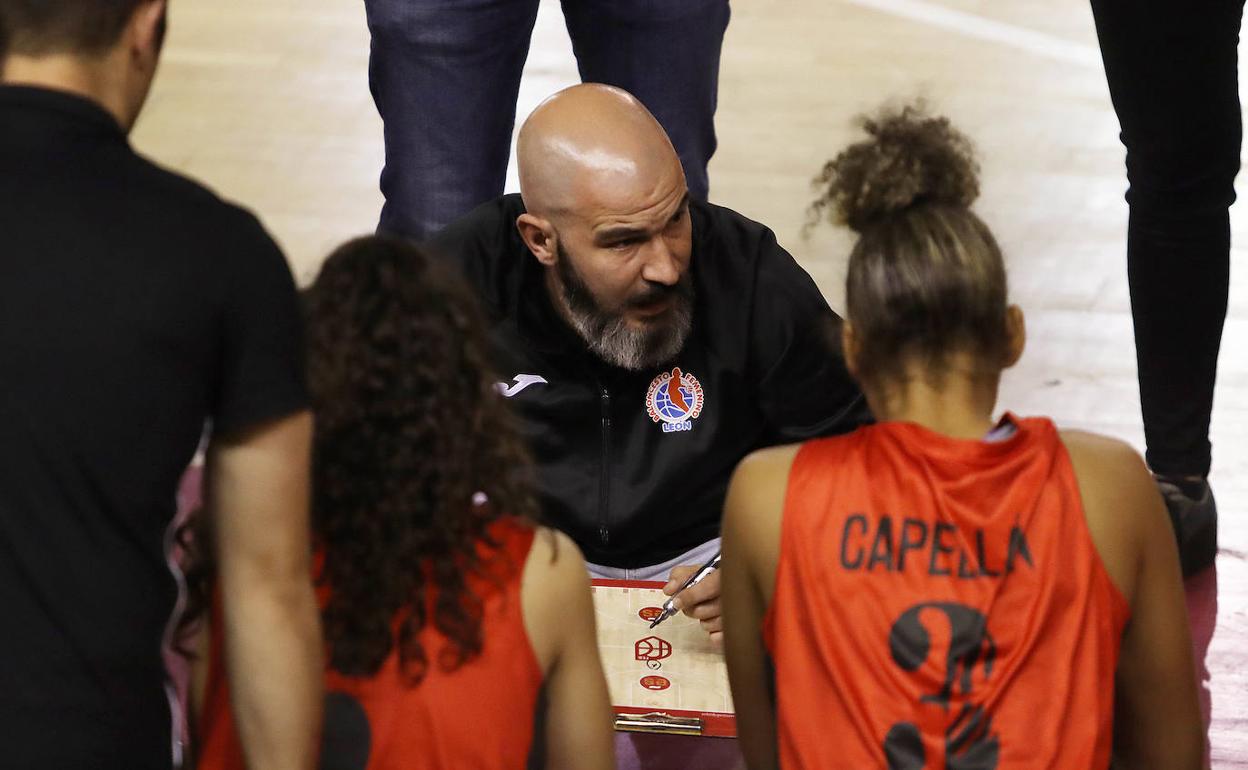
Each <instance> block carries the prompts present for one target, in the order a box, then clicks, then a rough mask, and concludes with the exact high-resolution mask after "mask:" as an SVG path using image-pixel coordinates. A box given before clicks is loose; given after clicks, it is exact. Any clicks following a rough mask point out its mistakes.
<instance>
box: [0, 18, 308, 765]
mask: <svg viewBox="0 0 1248 770" xmlns="http://www.w3.org/2000/svg"><path fill="white" fill-rule="evenodd" d="M164 24H165V3H164V2H163V0H113V1H112V2H107V3H105V2H99V0H41V1H40V2H31V1H30V0H0V33H2V34H0V46H2V47H3V50H4V52H5V54H4V58H3V75H2V84H0V426H2V427H0V613H3V614H2V615H0V617H2V620H0V766H3V767H4V768H6V769H7V768H15V769H17V770H25V769H26V768H38V770H61V769H63V768H64V769H69V768H72V769H73V770H93V769H95V768H118V769H122V768H124V769H125V770H147V769H148V768H163V769H167V768H171V767H174V766H176V765H179V764H180V763H181V759H180V752H181V747H180V745H179V744H178V738H177V737H176V725H177V723H178V720H177V719H176V715H175V714H174V713H172V712H173V710H174V709H176V705H175V699H174V698H173V697H172V694H171V693H172V691H171V689H169V688H168V687H167V685H166V676H165V671H164V669H163V664H162V656H161V648H162V639H165V638H166V635H167V634H168V633H170V629H172V627H173V626H172V622H171V620H172V615H173V614H174V608H175V604H176V602H177V598H178V594H179V590H178V578H177V577H176V574H175V570H174V569H173V567H172V566H171V562H170V561H169V555H168V554H169V545H170V544H171V542H172V535H171V531H170V529H171V522H172V520H173V517H174V512H175V495H176V490H177V485H178V480H179V477H180V476H181V474H182V472H183V470H184V469H185V468H186V466H187V464H188V463H189V462H190V460H191V458H192V456H193V455H194V454H195V451H196V447H197V446H198V445H199V443H200V437H201V435H202V434H203V432H204V428H205V422H206V421H210V422H211V431H212V433H211V435H212V438H211V441H210V443H209V446H208V449H207V456H208V470H207V479H208V480H207V485H208V486H207V496H208V500H209V505H210V508H211V512H212V513H213V514H214V515H215V516H216V527H215V529H216V532H217V537H216V546H217V554H218V559H219V563H220V567H221V573H220V574H221V580H222V586H223V594H224V614H225V625H226V628H225V633H226V636H227V639H228V649H229V663H230V667H231V677H232V685H233V687H234V688H235V690H234V692H235V693H236V694H237V697H236V703H235V705H236V709H237V711H236V713H238V714H239V717H240V718H239V723H240V728H241V731H242V735H243V738H244V741H245V743H246V746H247V751H248V756H249V758H250V759H251V761H252V762H253V763H254V764H253V766H255V767H264V768H308V767H310V766H311V763H312V758H313V757H312V754H313V738H314V735H315V734H316V731H317V727H318V725H317V715H318V707H319V703H320V681H321V680H320V643H319V639H320V635H319V627H318V620H317V609H316V603H315V596H314V594H313V590H312V585H311V580H310V571H309V547H308V526H307V490H306V486H307V474H308V451H309V449H308V447H309V441H310V435H311V420H310V418H309V416H308V414H307V411H306V402H307V397H306V394H305V389H304V382H303V371H302V369H303V365H302V360H301V359H302V355H301V347H302V343H301V339H300V326H299V313H298V301H297V296H296V293H295V287H294V283H293V281H292V280H291V276H290V272H289V269H288V267H287V266H286V263H285V260H284V259H283V258H282V255H281V253H280V252H279V251H278V249H277V247H276V245H275V244H274V243H273V241H272V240H271V239H270V238H269V236H268V235H267V234H266V233H265V232H264V230H263V229H262V228H261V226H260V224H259V223H258V222H257V221H256V219H255V217H253V216H252V215H250V214H249V213H247V212H245V211H243V210H241V209H239V208H236V207H234V206H231V205H228V204H226V203H223V202H222V201H220V200H219V199H218V198H216V197H215V196H214V195H213V194H212V193H210V192H208V191H207V190H205V189H204V188H202V187H200V186H199V185H197V184H195V183H193V182H190V181H188V180H186V179H183V178H181V177H179V176H176V175H174V174H171V173H169V172H167V171H164V170H162V169H160V168H158V167H157V166H155V165H153V164H152V163H150V162H149V161H147V160H145V159H143V158H141V157H140V156H138V155H137V154H135V152H134V151H133V150H132V149H131V148H130V146H129V144H128V142H127V138H126V134H127V132H128V130H129V128H130V127H131V126H132V125H133V123H134V121H135V118H136V117H137V116H138V113H139V110H140V108H141V106H142V104H143V101H144V99H145V97H146V95H147V91H148V87H149V85H150V83H151V81H152V77H153V74H154V72H155V69H156V64H157V60H158V57H159V50H160V44H161V39H162V35H163V31H164Z"/></svg>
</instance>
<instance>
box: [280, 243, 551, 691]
mask: <svg viewBox="0 0 1248 770" xmlns="http://www.w3.org/2000/svg"><path fill="white" fill-rule="evenodd" d="M305 301H306V305H305V307H306V313H307V336H308V373H309V386H310V390H311V394H312V406H313V412H314V414H315V417H316V432H315V440H314V445H313V491H312V522H313V528H314V531H315V536H316V540H317V543H318V545H319V547H320V548H321V549H322V552H323V554H324V561H323V565H322V570H321V573H320V575H319V579H320V580H321V581H322V582H324V583H327V584H328V585H329V587H330V592H331V593H330V598H329V601H328V604H327V605H326V606H325V609H324V614H323V619H324V626H325V638H326V642H327V645H328V654H329V661H330V664H331V665H332V666H333V668H334V669H336V670H337V671H339V672H341V673H343V674H346V675H357V676H367V675H371V674H373V673H375V672H376V671H377V670H378V668H379V667H380V666H381V664H382V662H383V661H384V660H385V659H386V657H387V656H388V655H389V654H390V652H391V651H392V650H393V649H395V647H397V648H398V654H399V658H400V663H401V668H402V670H403V672H404V674H405V676H406V677H407V678H408V679H409V681H410V682H412V683H416V682H419V681H420V680H421V678H422V677H423V676H424V673H425V671H426V670H427V667H428V665H429V651H427V650H425V649H424V648H423V646H422V645H421V643H420V639H419V635H420V632H421V630H422V629H423V628H424V627H425V626H426V624H428V623H432V624H433V626H434V628H436V629H437V630H438V631H439V632H440V633H441V634H442V636H444V637H445V639H446V645H445V646H444V647H443V648H442V649H441V650H440V651H439V652H438V663H439V665H441V666H443V667H444V668H445V669H447V670H451V669H454V668H456V667H458V666H460V665H462V664H463V663H464V662H466V661H468V660H470V659H471V658H473V657H474V656H476V655H478V654H479V653H480V651H481V648H482V631H481V612H482V598H481V597H480V596H478V595H477V594H476V593H475V592H474V591H473V590H472V588H471V585H470V577H472V576H477V577H484V578H487V579H489V578H490V577H491V575H493V574H494V573H493V571H492V566H491V564H490V562H491V561H492V560H493V559H494V558H495V556H498V557H499V558H501V555H499V554H498V553H497V552H495V554H494V555H491V553H490V551H491V549H492V548H496V547H497V543H493V542H492V541H491V540H490V538H489V535H488V532H487V530H488V528H489V526H490V525H491V524H492V523H493V522H494V521H495V520H497V519H498V518H500V517H501V516H503V515H504V514H506V515H513V516H518V517H521V518H525V519H528V520H529V521H533V520H534V519H535V514H536V506H535V504H534V502H533V493H532V489H533V483H532V476H531V471H530V468H531V465H530V463H529V459H528V455H527V453H526V451H525V449H524V447H523V445H522V442H521V440H520V438H519V435H518V432H517V429H516V427H515V426H514V424H513V418H512V416H511V414H510V412H509V411H508V409H507V407H506V405H505V402H504V401H503V399H502V398H501V397H500V396H499V394H498V392H497V390H496V382H497V378H496V377H495V376H494V374H493V372H492V368H491V366H490V364H489V361H488V357H489V351H488V345H489V343H488V339H487V337H486V326H485V319H484V315H483V313H482V312H481V310H480V309H479V307H478V303H477V299H476V297H475V296H473V295H472V294H471V293H470V292H469V290H468V288H467V287H466V286H465V285H464V284H463V282H462V281H461V280H459V278H458V277H457V276H454V275H452V274H451V273H450V272H449V270H447V269H445V268H444V267H443V266H442V265H441V264H438V263H437V262H435V261H434V260H433V259H431V258H430V257H428V256H426V254H425V253H423V252H422V251H421V250H420V249H419V248H417V247H416V246H414V245H412V244H410V243H407V242H404V241H401V240H397V239H392V238H385V237H367V238H360V239H358V240H355V241H351V242H350V243H347V244H346V245H344V246H342V247H341V248H339V249H338V250H337V251H335V252H334V253H333V254H332V255H331V256H330V257H329V259H328V260H326V262H325V264H324V266H323V267H322V268H321V271H320V274H319V276H318V277H317V279H316V281H315V283H313V285H312V286H311V287H310V288H309V289H308V290H307V291H306V293H305ZM431 596H432V597H433V599H432V603H431V602H430V597H431ZM430 609H431V610H432V612H431V613H430ZM430 614H431V615H432V617H430Z"/></svg>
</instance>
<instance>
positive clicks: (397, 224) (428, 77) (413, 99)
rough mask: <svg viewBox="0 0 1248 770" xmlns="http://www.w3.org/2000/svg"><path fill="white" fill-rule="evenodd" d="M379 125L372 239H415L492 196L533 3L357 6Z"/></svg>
mask: <svg viewBox="0 0 1248 770" xmlns="http://www.w3.org/2000/svg"><path fill="white" fill-rule="evenodd" d="M364 5H365V10H366V11H367V14H368V28H369V31H370V32H371V33H372V55H371V57H370V60H369V86H370V88H371V89H372V93H373V100H374V101H375V102H376V103H377V111H378V112H379V113H380V114H381V119H382V121H383V123H384V124H385V142H386V167H385V169H384V170H383V171H382V174H381V191H382V194H383V195H384V196H385V199H386V202H385V206H384V207H383V208H382V212H381V222H380V224H379V225H378V227H377V229H378V231H379V232H385V233H390V234H393V235H400V236H405V237H408V238H413V239H416V240H423V239H425V238H427V237H428V236H429V235H431V234H433V233H434V232H436V231H438V230H439V229H441V228H442V227H443V226H444V225H446V224H448V223H449V222H451V221H453V220H455V219H457V218H459V217H460V216H462V215H463V214H465V213H467V212H468V211H470V210H471V209H472V208H473V207H475V206H477V205H479V204H481V203H483V202H485V201H487V200H490V199H492V198H495V197H497V196H498V195H501V194H502V192H503V185H504V184H505V182H506V177H507V156H508V152H509V150H510V145H511V132H512V127H513V125H514V123H515V118H516V95H517V94H518V92H519V89H520V73H521V72H522V71H523V69H524V61H525V58H526V57H527V56H528V52H529V38H530V36H531V35H532V32H533V22H534V20H535V19H536V18H537V5H538V0H365V3H364Z"/></svg>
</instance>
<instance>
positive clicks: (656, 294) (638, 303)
mask: <svg viewBox="0 0 1248 770" xmlns="http://www.w3.org/2000/svg"><path fill="white" fill-rule="evenodd" d="M691 289H692V287H691V285H690V283H689V279H688V277H687V276H686V277H682V278H681V279H680V281H678V282H676V283H675V284H672V285H670V286H669V285H668V284H665V283H652V284H649V286H648V287H647V288H646V290H645V291H644V292H642V293H641V294H638V295H637V296H635V297H632V298H631V299H629V300H628V302H627V305H628V307H635V308H640V307H649V306H650V305H653V304H655V303H657V302H662V301H663V300H665V299H668V298H669V297H678V298H687V297H689V295H690V293H691Z"/></svg>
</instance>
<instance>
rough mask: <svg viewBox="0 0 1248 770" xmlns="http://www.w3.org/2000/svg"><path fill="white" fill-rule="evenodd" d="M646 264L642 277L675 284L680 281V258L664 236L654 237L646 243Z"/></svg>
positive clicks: (642, 270) (651, 281) (667, 284)
mask: <svg viewBox="0 0 1248 770" xmlns="http://www.w3.org/2000/svg"><path fill="white" fill-rule="evenodd" d="M645 259H646V261H645V264H644V265H643V266H642V268H641V277H642V278H644V279H645V280H646V281H648V282H650V283H661V284H663V285H664V286H675V285H676V284H677V283H679V282H680V273H681V265H680V260H679V259H677V257H676V255H675V254H674V253H673V252H672V249H671V247H670V246H668V244H667V240H666V239H664V238H654V239H652V240H651V241H650V242H649V243H647V244H646V251H645Z"/></svg>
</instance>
